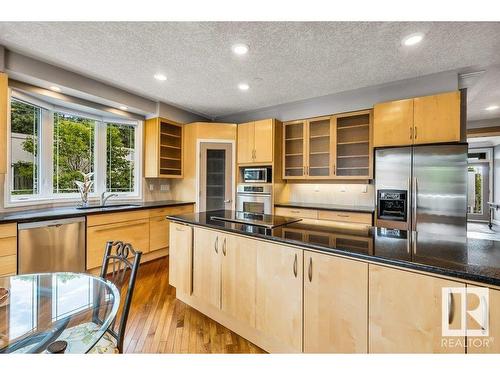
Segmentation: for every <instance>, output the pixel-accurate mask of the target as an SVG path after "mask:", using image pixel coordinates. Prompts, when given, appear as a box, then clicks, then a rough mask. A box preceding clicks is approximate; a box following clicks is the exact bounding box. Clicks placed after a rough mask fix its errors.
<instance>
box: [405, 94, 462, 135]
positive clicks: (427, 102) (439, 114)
mask: <svg viewBox="0 0 500 375" xmlns="http://www.w3.org/2000/svg"><path fill="white" fill-rule="evenodd" d="M414 106H415V107H414V108H415V109H414V127H415V129H414V143H415V144H423V143H437V142H458V141H460V92H459V91H454V92H450V93H446V94H440V95H432V96H424V97H420V98H415V99H414Z"/></svg>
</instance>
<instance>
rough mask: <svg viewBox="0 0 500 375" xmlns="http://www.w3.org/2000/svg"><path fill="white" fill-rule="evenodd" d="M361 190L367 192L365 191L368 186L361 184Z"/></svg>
mask: <svg viewBox="0 0 500 375" xmlns="http://www.w3.org/2000/svg"><path fill="white" fill-rule="evenodd" d="M361 192H362V193H367V192H368V186H366V185H363V186H362V187H361Z"/></svg>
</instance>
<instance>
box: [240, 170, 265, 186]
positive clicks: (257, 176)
mask: <svg viewBox="0 0 500 375" xmlns="http://www.w3.org/2000/svg"><path fill="white" fill-rule="evenodd" d="M243 182H245V183H246V182H260V183H266V182H271V168H243Z"/></svg>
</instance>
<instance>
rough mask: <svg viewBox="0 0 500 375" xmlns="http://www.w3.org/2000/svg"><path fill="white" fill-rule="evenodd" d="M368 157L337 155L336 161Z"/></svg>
mask: <svg viewBox="0 0 500 375" xmlns="http://www.w3.org/2000/svg"><path fill="white" fill-rule="evenodd" d="M369 156H370V155H339V156H337V159H351V158H367V157H369Z"/></svg>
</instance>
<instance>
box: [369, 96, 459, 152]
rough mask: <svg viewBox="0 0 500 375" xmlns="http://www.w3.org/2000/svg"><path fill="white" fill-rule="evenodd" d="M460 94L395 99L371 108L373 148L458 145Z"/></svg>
mask: <svg viewBox="0 0 500 375" xmlns="http://www.w3.org/2000/svg"><path fill="white" fill-rule="evenodd" d="M461 128H462V124H461V94H460V92H459V91H453V92H448V93H444V94H438V95H430V96H423V97H418V98H411V99H403V100H395V101H391V102H386V103H379V104H376V105H375V106H374V125H373V146H374V147H385V146H406V145H413V144H428V143H440V142H459V141H460V140H461V134H462V129H461Z"/></svg>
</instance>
